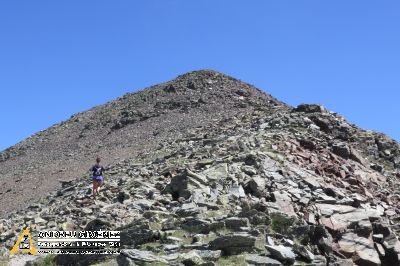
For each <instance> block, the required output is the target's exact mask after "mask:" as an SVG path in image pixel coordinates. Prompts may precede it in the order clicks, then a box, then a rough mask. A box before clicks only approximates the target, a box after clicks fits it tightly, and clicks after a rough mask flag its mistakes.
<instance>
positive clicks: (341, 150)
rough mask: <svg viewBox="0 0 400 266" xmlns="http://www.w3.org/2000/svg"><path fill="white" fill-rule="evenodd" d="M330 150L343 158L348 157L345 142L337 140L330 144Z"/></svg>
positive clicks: (347, 147)
mask: <svg viewBox="0 0 400 266" xmlns="http://www.w3.org/2000/svg"><path fill="white" fill-rule="evenodd" d="M332 152H333V153H334V154H336V155H338V156H340V157H342V158H344V159H349V158H350V154H351V153H350V148H349V146H347V144H346V143H343V142H339V143H334V144H333V145H332Z"/></svg>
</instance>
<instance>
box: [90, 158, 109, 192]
mask: <svg viewBox="0 0 400 266" xmlns="http://www.w3.org/2000/svg"><path fill="white" fill-rule="evenodd" d="M100 162H101V159H100V158H99V157H97V158H96V164H95V165H93V167H92V168H90V171H92V172H93V175H92V180H93V198H95V197H96V194H97V195H99V188H100V187H101V186H102V185H103V179H104V177H103V172H104V171H105V169H104V167H103V166H102V165H100Z"/></svg>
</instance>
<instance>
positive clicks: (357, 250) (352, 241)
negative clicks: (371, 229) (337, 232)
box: [338, 232, 381, 266]
mask: <svg viewBox="0 0 400 266" xmlns="http://www.w3.org/2000/svg"><path fill="white" fill-rule="evenodd" d="M338 251H339V252H340V253H341V254H343V255H344V256H346V257H348V258H353V259H354V262H355V263H356V264H357V265H360V266H380V265H381V260H380V258H379V254H378V252H376V250H375V248H374V243H373V241H372V239H371V238H364V237H360V236H358V235H357V234H355V233H353V232H348V233H345V234H344V235H342V237H341V239H340V240H339V242H338Z"/></svg>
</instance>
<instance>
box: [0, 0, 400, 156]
mask: <svg viewBox="0 0 400 266" xmlns="http://www.w3.org/2000/svg"><path fill="white" fill-rule="evenodd" d="M399 14H400V1H385V0H383V1H376V0H374V1H370V0H352V1H348V0H335V1H321V0H318V1H313V0H307V1H306V0H304V1H301V0H296V1H285V0H274V1H272V0H259V1H256V0H252V1H246V0H243V1H232V0H197V1H195V0H192V1H187V0H180V1H178V0H158V1H155V0H142V1H139V0H118V1H110V0H109V1H103V0H84V1H82V0H68V1H54V0H48V1H44V0H35V1H32V0H25V1H22V0H3V1H0V91H1V94H0V95H1V97H0V101H1V112H0V125H1V130H0V150H2V149H5V148H7V147H8V146H11V145H13V144H15V143H17V142H19V141H21V140H23V139H25V138H26V137H28V136H30V135H32V134H33V133H35V132H37V131H39V130H42V129H46V128H47V127H49V126H51V125H53V124H55V123H57V122H60V121H62V120H65V119H68V118H69V117H70V116H71V115H72V114H74V113H77V112H80V111H84V110H87V109H89V108H91V107H93V106H96V105H98V104H102V103H104V102H106V101H109V100H112V99H114V98H116V97H118V96H121V95H122V94H125V93H127V92H132V91H136V90H138V89H141V88H144V87H146V86H149V85H153V84H157V83H160V82H163V81H167V80H170V79H172V78H174V77H176V76H177V75H179V74H183V73H185V72H188V71H191V70H196V69H204V68H206V69H214V70H217V71H220V72H223V73H226V74H229V75H232V76H234V77H237V78H239V79H241V80H243V81H247V82H249V83H251V84H253V85H256V86H257V87H259V88H262V89H264V90H265V91H267V92H269V93H271V94H272V95H274V96H275V97H277V98H278V99H280V100H282V101H285V102H287V103H289V104H291V105H297V104H299V103H320V104H323V105H325V106H326V107H327V108H328V109H331V110H333V111H336V112H338V113H340V114H342V115H344V116H345V117H346V118H347V119H348V120H349V121H350V122H352V123H356V124H357V125H359V126H361V127H363V128H367V129H374V130H377V131H381V132H385V133H387V134H389V135H390V136H392V137H394V138H396V139H397V140H400V127H399V126H398V124H397V122H398V121H399V115H400V107H399V106H400V98H399V96H400V92H399V91H400V90H399V89H400V15H399Z"/></svg>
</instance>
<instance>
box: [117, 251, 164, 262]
mask: <svg viewBox="0 0 400 266" xmlns="http://www.w3.org/2000/svg"><path fill="white" fill-rule="evenodd" d="M121 254H122V255H124V256H126V257H128V258H130V259H132V260H133V261H135V262H138V263H154V262H160V263H167V261H166V260H165V259H162V258H160V256H158V255H155V254H154V253H152V252H150V251H144V250H139V249H123V250H121Z"/></svg>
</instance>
